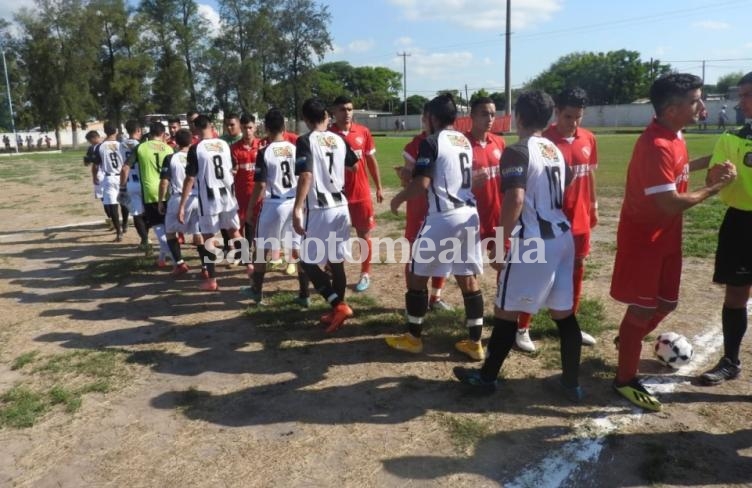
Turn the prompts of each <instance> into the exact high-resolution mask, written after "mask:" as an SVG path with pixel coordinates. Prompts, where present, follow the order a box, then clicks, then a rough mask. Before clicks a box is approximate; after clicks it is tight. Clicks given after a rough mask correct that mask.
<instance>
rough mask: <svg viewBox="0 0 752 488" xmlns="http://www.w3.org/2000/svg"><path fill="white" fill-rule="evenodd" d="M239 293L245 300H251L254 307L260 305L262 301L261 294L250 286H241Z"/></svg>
mask: <svg viewBox="0 0 752 488" xmlns="http://www.w3.org/2000/svg"><path fill="white" fill-rule="evenodd" d="M240 293H241V294H242V295H243V296H245V297H246V298H249V299H251V300H252V301H254V302H255V303H256V305H262V304H263V301H264V296H263V293H261V292H258V291H256V290H254V289H253V287H252V286H241V287H240Z"/></svg>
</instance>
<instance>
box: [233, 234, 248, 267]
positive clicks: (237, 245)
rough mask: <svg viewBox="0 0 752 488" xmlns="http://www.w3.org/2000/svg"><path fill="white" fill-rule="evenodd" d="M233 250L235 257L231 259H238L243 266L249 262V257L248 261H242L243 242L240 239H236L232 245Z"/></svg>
mask: <svg viewBox="0 0 752 488" xmlns="http://www.w3.org/2000/svg"><path fill="white" fill-rule="evenodd" d="M232 247H233V249H235V255H234V256H233V259H240V262H241V263H243V264H248V263H249V262H250V256H249V259H248V261H246V260H245V259H243V252H242V251H243V241H242V239H237V240H236V241H235V242H233V243H232Z"/></svg>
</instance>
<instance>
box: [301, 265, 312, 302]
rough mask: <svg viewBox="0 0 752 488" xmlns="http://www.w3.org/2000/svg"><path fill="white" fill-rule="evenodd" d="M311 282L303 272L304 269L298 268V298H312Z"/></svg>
mask: <svg viewBox="0 0 752 488" xmlns="http://www.w3.org/2000/svg"><path fill="white" fill-rule="evenodd" d="M310 282H311V280H309V279H308V275H307V274H305V271H303V269H302V268H298V296H300V297H305V298H307V297H309V296H310V293H309V291H308V288H309V286H310Z"/></svg>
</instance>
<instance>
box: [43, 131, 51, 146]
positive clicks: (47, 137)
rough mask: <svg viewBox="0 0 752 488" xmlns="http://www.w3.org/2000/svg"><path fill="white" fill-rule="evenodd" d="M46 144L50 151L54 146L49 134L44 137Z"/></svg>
mask: <svg viewBox="0 0 752 488" xmlns="http://www.w3.org/2000/svg"><path fill="white" fill-rule="evenodd" d="M44 143H45V144H46V145H47V149H49V148H50V145H51V144H52V139H51V138H50V136H49V135H47V134H45V135H44Z"/></svg>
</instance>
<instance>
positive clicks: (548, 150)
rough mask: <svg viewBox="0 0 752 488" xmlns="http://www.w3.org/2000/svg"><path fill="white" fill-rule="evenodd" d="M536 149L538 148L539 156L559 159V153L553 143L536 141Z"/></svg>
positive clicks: (551, 159)
mask: <svg viewBox="0 0 752 488" xmlns="http://www.w3.org/2000/svg"><path fill="white" fill-rule="evenodd" d="M538 149H540V153H541V156H543V157H544V158H545V159H548V160H549V161H554V162H557V161H559V153H558V152H557V151H556V146H554V145H553V144H546V143H544V142H539V143H538Z"/></svg>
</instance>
